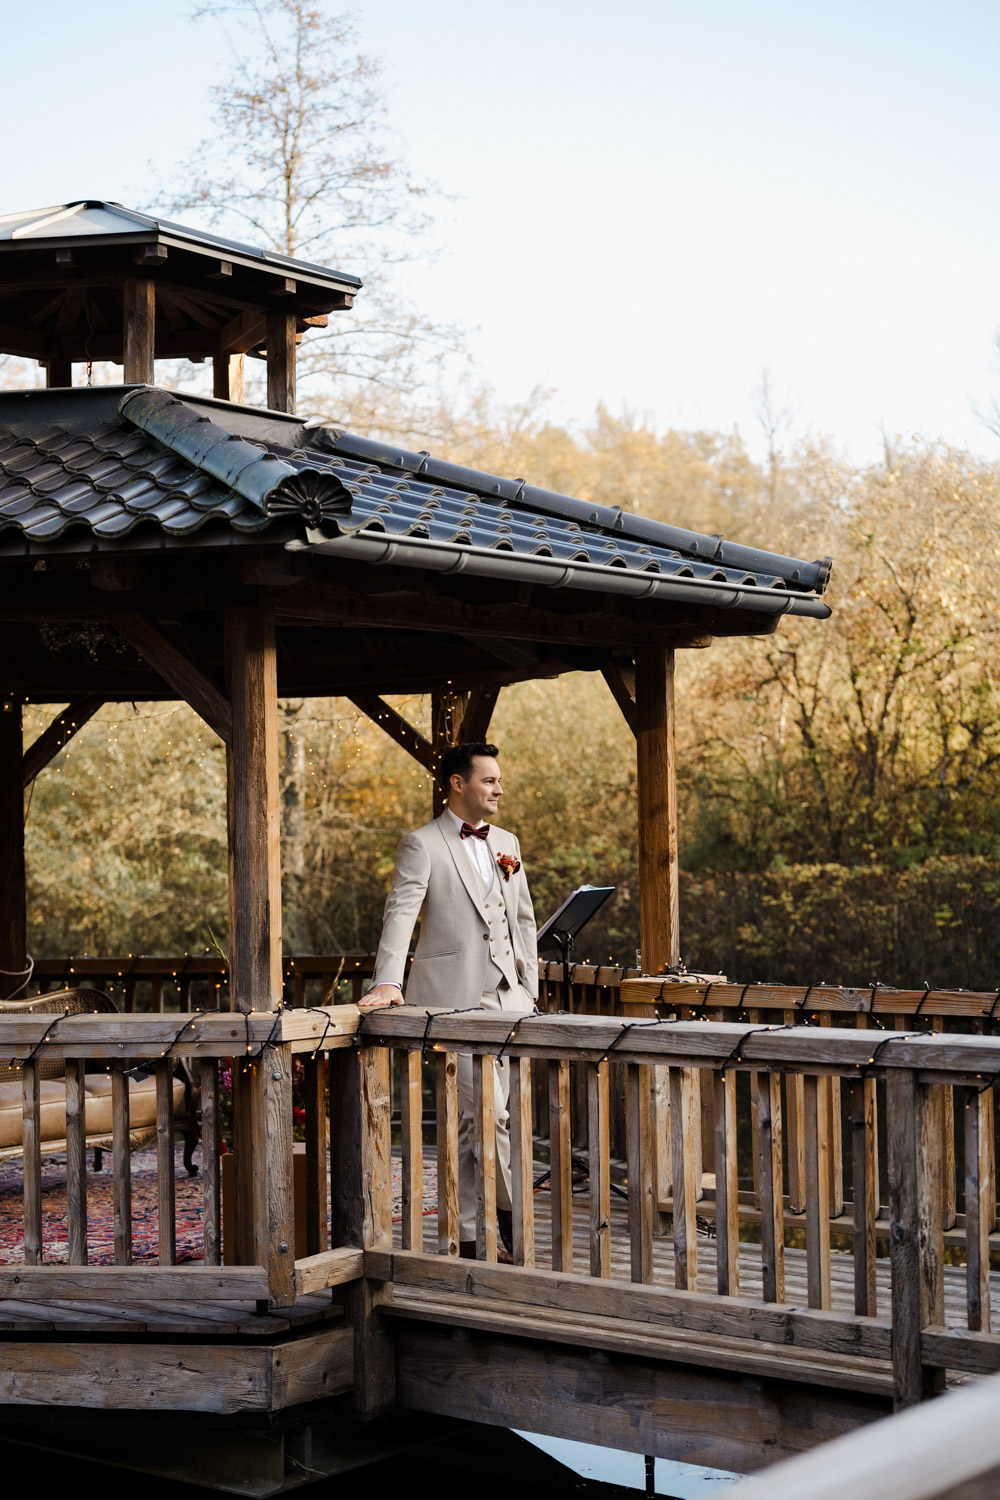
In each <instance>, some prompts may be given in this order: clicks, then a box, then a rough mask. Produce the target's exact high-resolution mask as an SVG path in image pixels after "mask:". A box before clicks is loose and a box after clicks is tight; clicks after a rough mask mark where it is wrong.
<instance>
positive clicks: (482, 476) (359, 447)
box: [303, 423, 833, 594]
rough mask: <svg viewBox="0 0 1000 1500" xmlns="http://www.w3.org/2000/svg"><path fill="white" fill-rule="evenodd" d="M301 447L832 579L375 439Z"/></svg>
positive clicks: (732, 563)
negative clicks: (366, 461) (308, 447)
mask: <svg viewBox="0 0 1000 1500" xmlns="http://www.w3.org/2000/svg"><path fill="white" fill-rule="evenodd" d="M318 431H322V432H323V433H324V434H326V433H329V434H330V436H328V437H327V439H326V442H325V443H324V444H322V446H320V445H318V444H315V443H314V439H315V437H316V436H317V433H318ZM303 443H304V444H305V445H309V446H317V448H318V451H320V452H324V451H326V452H331V453H336V454H339V455H341V456H342V457H344V458H355V459H362V460H369V461H371V462H373V463H377V464H384V465H388V466H390V467H392V468H396V469H400V470H403V471H404V472H406V473H410V474H413V475H415V476H417V477H420V478H423V479H428V480H432V481H435V482H436V483H439V484H445V485H448V486H450V487H454V488H456V489H460V490H472V491H474V492H476V493H478V494H481V495H485V496H486V497H488V498H489V497H493V496H495V497H496V498H497V499H498V500H500V501H503V502H506V503H508V504H513V503H516V504H519V505H522V506H526V507H527V508H529V509H531V510H536V511H539V512H541V513H543V514H545V515H553V516H560V517H562V518H563V519H566V520H573V521H578V522H580V523H581V524H584V525H591V526H600V527H603V528H604V529H606V530H608V531H611V532H616V533H617V534H619V535H621V536H627V537H629V538H631V539H633V540H635V541H643V542H652V543H653V544H654V545H657V546H661V547H671V548H674V549H675V550H677V551H679V552H686V553H691V554H693V555H694V556H695V557H698V558H701V559H704V560H706V561H709V562H717V563H719V564H721V565H722V566H724V567H727V566H728V567H734V568H747V569H749V570H752V571H765V572H770V573H775V574H776V575H777V576H778V577H779V578H784V579H785V580H786V582H788V583H793V584H798V585H799V587H801V588H803V589H807V590H809V591H810V592H812V593H816V594H822V593H823V592H824V591H825V589H826V587H827V584H828V583H829V580H830V572H831V569H832V566H833V559H832V558H830V557H825V558H823V559H821V560H816V561H814V562H806V561H804V560H803V559H801V558H794V557H785V556H783V555H782V554H780V553H775V552H767V551H764V550H762V549H760V548H757V547H748V546H745V545H744V544H743V543H741V542H727V541H726V540H724V538H723V537H721V536H718V535H716V536H707V535H705V534H704V533H702V532H697V531H688V530H686V529H685V528H684V527H680V526H671V525H669V524H668V523H667V522H664V521H653V520H651V519H650V518H649V517H647V516H637V515H633V514H631V513H630V512H628V511H623V510H622V509H621V508H620V507H618V506H614V507H612V506H608V505H596V504H593V503H592V502H591V501H587V500H579V499H576V498H575V497H574V496H572V495H561V494H559V493H558V492H557V491H555V490H545V489H540V488H539V487H537V486H536V485H530V484H527V483H526V482H525V481H524V480H523V479H504V478H502V477H501V476H500V475H498V474H489V473H486V472H485V470H480V469H468V468H465V467H463V466H462V465H460V464H452V463H448V462H447V461H446V460H443V459H435V458H432V457H431V455H430V454H429V453H413V452H409V451H407V450H406V449H401V448H398V447H396V446H394V445H392V444H389V443H382V442H379V441H377V440H376V439H374V438H363V437H358V436H356V435H355V434H354V433H350V432H341V431H339V430H338V429H336V428H332V429H330V428H326V427H325V426H324V427H321V428H319V427H310V425H309V424H308V423H306V424H305V426H304V429H303Z"/></svg>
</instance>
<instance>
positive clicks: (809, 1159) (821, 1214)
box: [802, 1073, 830, 1310]
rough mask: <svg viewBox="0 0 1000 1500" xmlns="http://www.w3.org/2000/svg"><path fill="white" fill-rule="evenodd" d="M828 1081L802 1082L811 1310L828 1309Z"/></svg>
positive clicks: (810, 1075)
mask: <svg viewBox="0 0 1000 1500" xmlns="http://www.w3.org/2000/svg"><path fill="white" fill-rule="evenodd" d="M828 1081H829V1080H827V1079H821V1078H818V1077H817V1076H816V1074H815V1073H807V1074H806V1076H805V1077H804V1078H803V1080H802V1082H803V1090H802V1097H803V1105H804V1117H805V1118H804V1123H805V1143H804V1144H805V1166H806V1183H805V1185H806V1287H807V1296H808V1299H809V1306H810V1307H821V1308H823V1309H825V1310H829V1307H830V1216H829V1215H830V1154H829V1149H828V1145H827V1136H826V1121H825V1120H824V1118H823V1116H824V1106H825V1105H826V1104H827V1102H828V1097H829V1096H828V1095H827V1097H826V1098H824V1097H823V1094H824V1092H825V1091H824V1090H822V1089H821V1085H822V1084H823V1083H826V1082H828Z"/></svg>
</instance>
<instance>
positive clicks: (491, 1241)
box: [472, 1052, 497, 1263]
mask: <svg viewBox="0 0 1000 1500" xmlns="http://www.w3.org/2000/svg"><path fill="white" fill-rule="evenodd" d="M472 1098H473V1110H474V1118H475V1155H476V1256H477V1258H478V1259H479V1260H484V1259H485V1260H488V1261H493V1262H494V1263H495V1262H496V1258H497V1160H496V1157H497V1131H496V1063H495V1062H494V1060H493V1058H492V1056H491V1055H490V1054H489V1053H488V1052H487V1053H474V1054H473V1057H472Z"/></svg>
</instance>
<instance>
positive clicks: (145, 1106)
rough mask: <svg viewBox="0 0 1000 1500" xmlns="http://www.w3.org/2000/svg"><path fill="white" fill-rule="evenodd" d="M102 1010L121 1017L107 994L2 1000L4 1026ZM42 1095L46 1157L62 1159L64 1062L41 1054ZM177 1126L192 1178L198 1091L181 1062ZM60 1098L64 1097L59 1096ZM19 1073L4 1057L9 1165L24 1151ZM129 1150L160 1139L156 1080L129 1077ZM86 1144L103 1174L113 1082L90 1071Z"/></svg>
mask: <svg viewBox="0 0 1000 1500" xmlns="http://www.w3.org/2000/svg"><path fill="white" fill-rule="evenodd" d="M83 1012H91V1013H93V1012H99V1013H101V1014H105V1015H117V1014H118V1008H117V1006H116V1005H115V1003H114V1001H113V1000H112V999H111V997H110V995H106V994H105V993H104V991H103V990H94V989H66V990H52V991H50V992H49V993H48V994H46V995H35V996H33V997H32V999H30V1000H0V1025H2V1018H3V1016H5V1015H21V1016H23V1015H39V1016H41V1015H53V1014H58V1015H64V1014H68V1015H79V1014H81V1013H83ZM37 1066H38V1077H39V1088H40V1093H41V1096H42V1097H41V1111H40V1116H41V1135H42V1155H43V1156H53V1155H61V1154H62V1153H63V1152H64V1151H65V1150H66V1093H65V1087H62V1088H61V1087H60V1085H61V1084H62V1080H63V1078H64V1064H63V1060H62V1058H46V1057H45V1056H44V1055H43V1056H40V1057H39V1058H38V1061H37ZM173 1093H174V1124H175V1127H176V1128H177V1129H178V1130H180V1131H181V1132H182V1133H183V1135H184V1165H185V1167H186V1168H187V1171H188V1174H189V1175H190V1176H194V1175H195V1173H196V1171H197V1168H196V1167H195V1166H194V1163H193V1161H192V1153H193V1151H194V1147H195V1146H196V1145H197V1142H198V1128H197V1123H196V1121H197V1111H196V1100H195V1091H194V1088H193V1086H192V1082H191V1076H190V1074H189V1073H188V1071H187V1069H186V1067H184V1066H183V1064H180V1063H179V1064H178V1066H177V1068H176V1069H175V1077H174V1089H173ZM60 1095H61V1097H60ZM21 1108H22V1106H21V1071H20V1069H19V1068H18V1067H17V1066H15V1065H14V1064H13V1062H11V1061H9V1060H7V1059H5V1058H0V1162H3V1161H10V1160H12V1159H13V1158H15V1157H18V1156H20V1155H21V1154H22V1152H23V1150H24V1145H23V1140H22V1135H21V1131H22V1123H21ZM129 1115H130V1121H131V1122H132V1128H131V1129H130V1130H129V1149H130V1150H131V1151H138V1150H140V1149H141V1148H142V1147H143V1146H148V1145H149V1143H150V1142H151V1141H153V1140H155V1139H156V1081H155V1079H154V1078H153V1076H152V1075H151V1074H150V1075H148V1076H147V1077H145V1078H138V1079H132V1078H130V1079H129ZM85 1119H86V1143H87V1146H88V1147H89V1148H91V1149H93V1152H94V1171H95V1172H99V1171H100V1170H101V1165H102V1153H103V1152H104V1151H110V1150H111V1148H112V1132H111V1078H110V1074H109V1073H108V1072H106V1071H104V1070H100V1071H96V1070H95V1071H94V1072H88V1073H87V1077H86V1099H85Z"/></svg>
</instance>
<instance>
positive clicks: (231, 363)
mask: <svg viewBox="0 0 1000 1500" xmlns="http://www.w3.org/2000/svg"><path fill="white" fill-rule="evenodd" d="M212 395H213V396H215V397H217V398H218V400H220V401H235V402H242V401H243V398H244V396H245V395H246V382H245V378H244V368H243V355H242V354H227V353H221V354H213V356H212Z"/></svg>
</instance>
